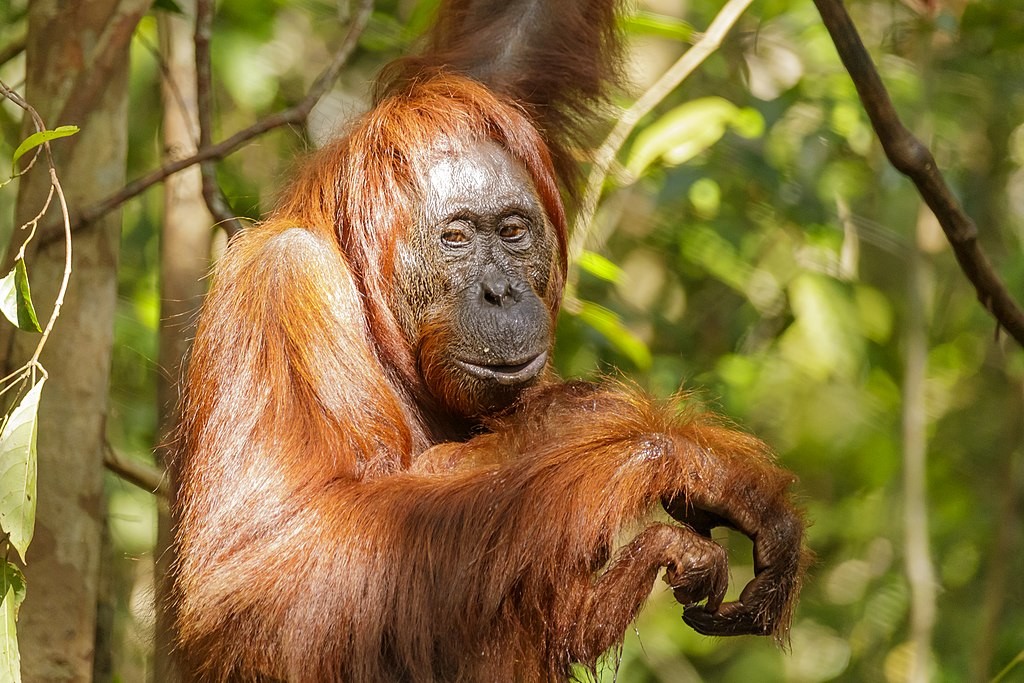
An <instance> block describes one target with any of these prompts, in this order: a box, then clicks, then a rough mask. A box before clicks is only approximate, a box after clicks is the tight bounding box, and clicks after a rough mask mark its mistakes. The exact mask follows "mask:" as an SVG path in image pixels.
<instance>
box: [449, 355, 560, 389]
mask: <svg viewBox="0 0 1024 683" xmlns="http://www.w3.org/2000/svg"><path fill="white" fill-rule="evenodd" d="M547 362H548V352H547V351H542V352H541V353H539V354H537V355H536V356H534V357H533V358H528V359H526V360H525V361H523V362H521V363H509V364H507V365H477V364H476V363H471V362H470V361H466V360H459V359H457V358H456V359H455V364H456V365H458V366H459V367H460V368H462V369H463V370H465V371H466V372H468V373H469V374H471V375H473V376H474V377H479V378H480V379H486V380H491V381H494V382H497V383H498V384H521V383H523V382H526V381H529V380H531V379H533V378H534V377H536V376H537V375H539V374H540V371H541V370H542V369H543V368H544V365H545V364H546V363H547Z"/></svg>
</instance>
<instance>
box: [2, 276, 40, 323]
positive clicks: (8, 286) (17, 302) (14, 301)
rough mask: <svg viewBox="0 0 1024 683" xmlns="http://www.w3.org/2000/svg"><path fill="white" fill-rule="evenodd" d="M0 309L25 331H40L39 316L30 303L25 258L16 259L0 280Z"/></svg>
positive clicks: (30, 295) (30, 297)
mask: <svg viewBox="0 0 1024 683" xmlns="http://www.w3.org/2000/svg"><path fill="white" fill-rule="evenodd" d="M0 311H2V312H3V314H4V317H6V318H7V319H8V320H10V321H11V323H12V324H13V325H16V326H17V327H18V329H19V330H24V331H26V332H42V328H40V327H39V318H37V317H36V309H35V307H34V306H33V305H32V292H31V290H30V289H29V286H28V269H27V268H26V267H25V260H24V259H18V260H17V261H15V262H14V268H12V269H11V272H9V273H7V275H5V276H4V278H3V279H2V280H0Z"/></svg>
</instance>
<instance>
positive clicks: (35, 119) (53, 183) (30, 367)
mask: <svg viewBox="0 0 1024 683" xmlns="http://www.w3.org/2000/svg"><path fill="white" fill-rule="evenodd" d="M0 94H2V95H3V96H4V97H6V98H7V99H9V100H10V101H12V102H14V103H15V104H16V105H18V106H19V107H21V108H22V109H23V110H24V111H25V113H27V114H28V115H29V116H30V117H31V118H32V125H33V126H35V129H36V130H37V131H42V130H46V124H45V123H44V122H43V119H42V117H41V116H39V112H37V111H36V110H35V108H34V107H32V106H31V105H30V104H29V103H28V102H26V101H25V100H24V99H23V98H22V97H21V96H20V95H18V93H16V92H14V91H13V90H11V89H10V88H8V87H7V85H6V84H5V83H3V82H2V81H0ZM42 148H43V154H44V155H45V156H46V163H47V166H48V167H49V170H50V188H51V192H50V195H48V197H47V199H46V205H45V207H44V211H45V210H46V207H49V205H50V198H51V197H52V196H53V194H56V195H57V201H58V203H59V204H60V211H61V219H62V220H61V227H62V228H63V234H64V274H63V276H62V278H61V282H60V288H59V289H58V290H57V298H56V299H55V300H54V302H53V310H52V311H51V312H50V319H49V320H47V322H46V327H44V328H43V333H42V335H40V337H39V342H38V343H37V344H36V349H35V351H34V352H33V353H32V357H31V358H30V359H29V360H28V362H27V363H25V366H24V367H25V369H26V371H31V372H33V373H34V372H35V371H36V370H38V371H39V372H40V373H42V375H43V377H46V370H45V369H44V368H43V366H42V365H41V364H40V363H39V356H40V355H41V354H42V352H43V347H45V346H46V341H47V340H48V339H49V338H50V332H52V331H53V326H54V324H55V323H56V322H57V318H58V317H60V309H61V306H62V305H63V304H64V295H65V294H66V293H67V290H68V283H69V282H70V281H71V218H70V216H69V215H68V204H67V200H66V199H65V198H64V190H63V188H61V185H60V179H59V178H58V177H57V168H56V166H55V165H54V163H53V153H52V152H51V150H50V143H49V142H44V143H43V144H42ZM35 220H36V221H38V217H37V218H36V219H35ZM34 235H35V224H34V222H33V226H32V232H31V233H30V234H29V236H28V238H27V239H26V240H25V242H26V243H27V242H28V240H30V239H32V237H33V236H34ZM24 252H25V244H22V246H21V250H20V251H19V254H20V255H21V256H24Z"/></svg>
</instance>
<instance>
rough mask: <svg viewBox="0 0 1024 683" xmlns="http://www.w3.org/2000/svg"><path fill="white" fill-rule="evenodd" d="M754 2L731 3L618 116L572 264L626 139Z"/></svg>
mask: <svg viewBox="0 0 1024 683" xmlns="http://www.w3.org/2000/svg"><path fill="white" fill-rule="evenodd" d="M752 1H753V0H729V2H727V3H726V4H725V6H724V7H722V9H721V11H719V13H718V14H717V15H716V16H715V18H714V19H713V20H712V22H711V23H710V24H709V25H708V29H707V31H706V32H705V33H704V34H703V35H701V37H700V39H699V40H697V42H695V43H694V44H693V45H692V46H691V47H690V48H689V49H688V50H687V51H686V52H684V53H683V55H682V56H681V57H680V58H679V59H678V60H677V61H676V63H675V64H673V65H672V66H671V67H670V68H669V69H668V71H666V72H665V73H664V74H662V76H661V78H659V79H658V80H657V81H656V82H655V83H654V84H653V85H652V86H651V87H650V88H648V89H647V91H646V92H644V94H643V95H641V96H640V98H639V99H637V101H636V102H634V103H633V105H632V106H631V107H630V108H629V109H627V110H625V111H624V112H622V113H621V114H620V115H619V117H618V122H617V123H616V124H615V127H614V128H612V130H611V132H610V133H609V134H608V137H607V138H605V140H604V142H603V143H601V146H600V147H599V148H598V149H597V151H596V152H594V161H593V165H592V166H591V168H590V172H589V173H588V174H587V184H586V187H585V188H584V190H583V196H582V197H581V199H580V204H579V208H578V209H577V212H576V218H575V220H574V221H573V229H572V243H571V244H570V246H569V261H570V262H575V261H576V259H578V258H579V255H580V254H581V253H582V252H583V250H584V248H586V246H587V240H588V239H589V237H590V234H591V231H592V229H593V223H594V216H595V215H596V214H597V205H598V202H599V201H600V199H601V188H602V187H603V186H604V181H605V178H607V177H608V173H609V171H610V170H611V167H612V164H613V163H615V157H616V155H618V153H619V150H620V149H621V148H622V145H623V144H625V142H626V138H628V137H629V135H630V133H632V132H633V129H634V128H636V125H637V123H639V122H640V119H642V118H643V117H645V116H647V114H649V113H650V112H651V110H652V109H654V107H656V106H657V105H658V104H659V103H660V102H661V101H662V100H663V99H665V97H666V96H667V95H668V94H669V93H671V92H672V91H673V90H675V89H676V88H678V87H679V85H680V84H681V83H682V82H683V81H685V80H686V79H687V78H689V76H690V74H692V73H693V72H694V71H695V70H696V69H697V67H699V66H700V65H701V64H703V63H704V60H706V59H707V58H708V57H710V56H711V55H712V54H714V53H715V51H716V50H717V49H718V48H719V47H721V45H722V41H724V40H725V36H726V35H727V34H728V33H729V31H730V29H732V27H733V25H735V23H736V22H737V21H738V20H739V18H740V17H741V16H742V15H743V12H745V11H746V9H747V8H748V7H749V6H750V4H751V2H752Z"/></svg>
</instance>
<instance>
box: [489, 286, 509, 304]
mask: <svg viewBox="0 0 1024 683" xmlns="http://www.w3.org/2000/svg"><path fill="white" fill-rule="evenodd" d="M504 298H505V297H503V296H502V295H501V294H498V293H497V292H493V291H491V290H489V289H487V288H486V287H485V288H484V301H486V302H487V303H489V304H491V305H492V306H501V305H502V304H503V303H504Z"/></svg>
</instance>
